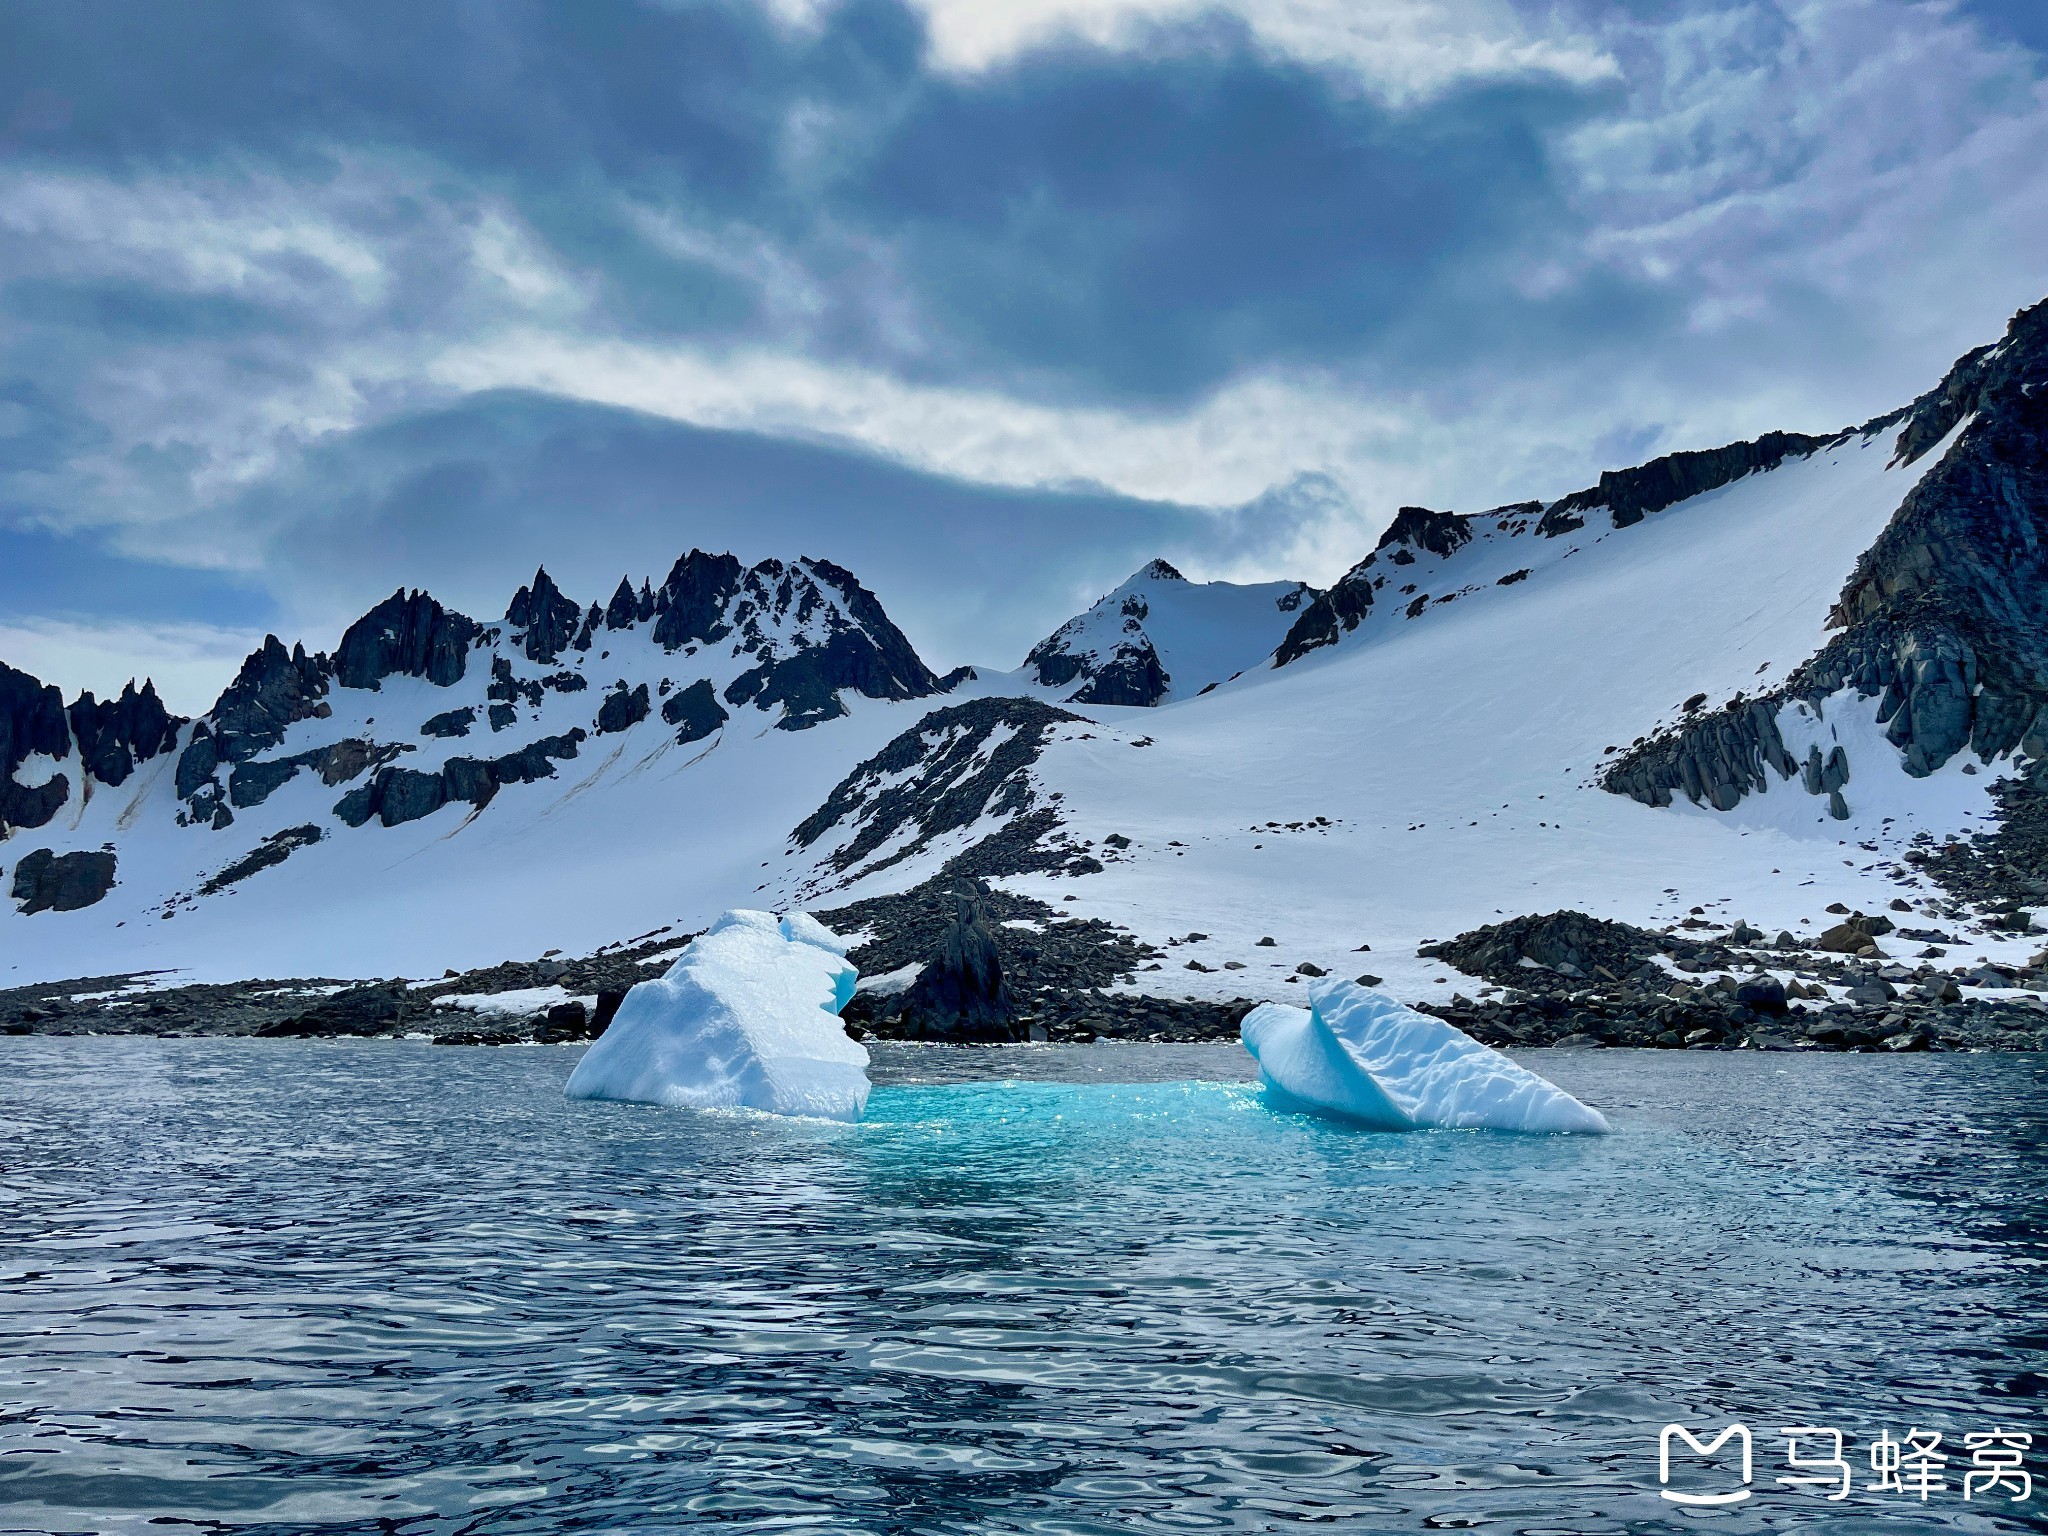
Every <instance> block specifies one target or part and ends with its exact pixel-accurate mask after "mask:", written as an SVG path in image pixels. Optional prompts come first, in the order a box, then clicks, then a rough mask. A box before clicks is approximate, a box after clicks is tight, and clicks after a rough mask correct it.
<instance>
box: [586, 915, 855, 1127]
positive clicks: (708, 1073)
mask: <svg viewBox="0 0 2048 1536" xmlns="http://www.w3.org/2000/svg"><path fill="white" fill-rule="evenodd" d="M845 950H846V946H845V945H844V944H843V943H842V942H841V941H840V940H839V938H838V937H837V936H836V935H834V934H833V933H832V931H831V930H830V929H828V928H826V927H825V926H824V925H823V924H822V923H820V922H819V921H818V920H817V919H816V918H814V917H811V916H810V915H809V914H808V913H803V912H793V913H790V914H789V915H788V916H786V917H782V918H779V919H778V918H777V917H776V916H775V915H774V914H773V913H770V912H754V911H747V910H736V911H731V912H727V913H726V914H725V915H724V916H723V917H721V918H719V919H718V921H717V922H715V923H713V924H712V925H711V926H710V927H709V928H707V929H706V930H705V931H704V932H703V933H701V934H699V935H698V936H697V937H696V938H695V939H694V940H692V941H691V942H690V944H689V946H688V947H687V948H685V949H684V950H683V952H682V953H681V954H680V955H678V956H677V957H676V961H675V964H673V965H671V966H670V967H669V968H668V970H667V972H666V973H665V974H663V975H662V976H660V977H658V978H656V979H655V980H653V981H643V982H641V983H640V984H639V985H638V986H636V987H634V988H633V990H632V991H630V992H628V993H627V994H626V999H625V1001H624V1002H623V1003H621V1004H620V1005H619V1011H618V1014H617V1015H616V1016H615V1017H614V1018H613V1019H612V1022H611V1027H610V1028H609V1029H607V1030H606V1031H605V1032H604V1034H603V1035H602V1036H601V1037H599V1039H598V1040H597V1041H596V1042H595V1043H594V1044H593V1045H592V1046H591V1047H590V1049H589V1050H588V1051H586V1052H585V1053H584V1055H583V1059H582V1060H581V1061H579V1062H577V1063H576V1070H575V1071H574V1072H572V1073H571V1074H570V1075H569V1082H568V1086H567V1088H566V1089H565V1090H564V1091H565V1092H566V1093H567V1095H568V1096H569V1097H570V1098H572V1099H617V1100H624V1101H626V1102H629V1103H637V1104H661V1105H666V1106H669V1107H672V1108H693V1109H756V1110H763V1111H765V1112H767V1113H769V1114H775V1115H799V1116H808V1117H811V1118H815V1119H822V1120H843V1121H853V1120H858V1119H859V1118H860V1116H861V1111H862V1110H863V1109H865V1108H866V1106H867V1101H868V1074H867V1066H868V1052H867V1047H866V1046H864V1045H862V1044H860V1043H859V1042H858V1041H856V1040H852V1039H849V1038H848V1037H847V1034H846V1030H845V1027H844V1026H843V1025H841V1023H840V1022H839V1010H840V1009H841V1008H843V1007H845V1006H846V1003H847V1001H848V999H850V998H851V997H852V996H853V989H854V984H855V983H856V981H858V979H859V973H858V972H857V971H855V969H854V968H853V966H851V965H849V964H848V963H847V960H846V953H845Z"/></svg>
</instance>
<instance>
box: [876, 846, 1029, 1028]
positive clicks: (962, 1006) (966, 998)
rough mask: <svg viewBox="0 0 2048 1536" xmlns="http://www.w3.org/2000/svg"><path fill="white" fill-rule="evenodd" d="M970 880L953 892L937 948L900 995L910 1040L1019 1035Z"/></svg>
mask: <svg viewBox="0 0 2048 1536" xmlns="http://www.w3.org/2000/svg"><path fill="white" fill-rule="evenodd" d="M983 894H984V893H983V892H981V891H980V890H978V889H977V888H976V887H975V886H974V885H973V884H972V883H971V882H966V881H962V882H959V883H957V884H956V885H955V887H954V891H953V901H954V909H953V917H952V920H951V921H950V922H948V923H947V924H946V928H945V931H944V932H943V933H942V934H940V936H939V943H938V948H937V952H936V953H935V954H933V956H932V958H931V960H930V961H929V962H928V963H927V964H926V966H925V968H924V970H923V971H922V972H920V973H919V975H918V978H917V980H916V981H914V982H913V983H911V985H910V987H909V989H908V990H907V991H906V992H905V993H904V994H903V1001H902V1007H901V1010H900V1012H899V1014H898V1017H899V1019H900V1021H901V1025H902V1032H903V1034H904V1035H905V1036H906V1037H907V1038H909V1039H912V1040H944V1041H952V1042H955V1043H962V1044H965V1043H974V1044H995V1043H999V1042H1002V1041H1006V1040H1015V1039H1018V1038H1020V1035H1019V1032H1018V1030H1017V1028H1016V1020H1017V1006H1016V1002H1015V1000H1014V999H1013V998H1012V997H1011V996H1010V991H1009V988H1008V987H1007V986H1006V985H1005V983H1004V981H1003V962H1002V956H1001V954H1000V953H999V952H998V949H997V945H996V938H995V933H994V931H993V930H992V929H991V928H990V927H989V922H988V917H987V914H986V913H985V912H984V911H983V909H982V901H981V898H982V895H983Z"/></svg>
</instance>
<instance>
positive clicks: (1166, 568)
mask: <svg viewBox="0 0 2048 1536" xmlns="http://www.w3.org/2000/svg"><path fill="white" fill-rule="evenodd" d="M1137 580H1139V581H1186V580H1187V577H1185V576H1183V575H1181V573H1180V572H1179V571H1178V570H1176V569H1175V568H1174V567H1173V566H1171V565H1168V564H1167V563H1166V562H1165V561H1164V560H1152V561H1149V562H1147V563H1146V566H1145V568H1144V569H1143V570H1142V571H1140V572H1138V575H1137Z"/></svg>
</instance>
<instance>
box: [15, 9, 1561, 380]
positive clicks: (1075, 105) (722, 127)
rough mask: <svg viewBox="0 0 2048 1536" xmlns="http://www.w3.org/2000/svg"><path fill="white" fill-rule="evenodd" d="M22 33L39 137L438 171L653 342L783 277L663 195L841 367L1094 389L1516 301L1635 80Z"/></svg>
mask: <svg viewBox="0 0 2048 1536" xmlns="http://www.w3.org/2000/svg"><path fill="white" fill-rule="evenodd" d="M7 27H8V31H9V33H10V34H11V35H10V36H9V38H8V39H7V43H8V44H9V46H5V47H0V99H6V98H8V97H18V96H26V95H27V94H28V93H29V92H31V91H35V92H38V93H39V94H38V96H37V99H38V100H39V101H41V102H43V103H44V108H43V111H42V114H41V116H40V117H38V118H37V119H36V121H37V122H39V123H41V124H43V125H44V126H43V127H41V128H40V129H36V128H34V127H31V128H29V129H27V130H24V131H23V132H21V133H20V134H18V135H17V138H18V147H19V150H20V151H21V152H25V153H27V154H29V155H31V156H36V157H41V158H44V159H46V160H48V161H49V162H51V163H69V164H87V165H93V166H99V167H105V166H116V167H119V168H121V169H122V170H123V171H124V172H125V173H128V174H140V173H142V172H144V171H146V170H150V169H163V168H165V167H172V166H181V165H182V166H191V165H195V164H211V163H217V162H219V161H221V160H223V159H238V160H240V161H242V162H244V163H246V162H248V161H251V160H253V161H255V162H258V163H262V164H266V165H271V166H274V167H276V168H277V169H278V170H280V171H281V172H282V173H283V174H285V175H288V176H291V177H293V178H296V179H299V180H301V181H303V182H306V183H310V184H317V183H318V182H319V181H320V180H322V179H323V178H325V177H329V176H332V175H334V174H335V168H336V164H337V160H338V157H343V156H346V155H348V154H358V155H360V154H363V153H366V152H370V153H375V152H382V153H402V154H404V155H406V156H409V157H414V158H415V159H420V158H424V159H425V160H426V161H427V162H429V163H431V164H432V165H434V166H437V167H440V168H441V170H442V171H443V173H445V174H447V175H449V176H451V177H454V178H456V182H457V184H456V185H455V186H453V187H451V188H450V189H449V190H450V192H451V193H452V194H454V195H457V196H465V197H467V196H480V195H484V194H487V193H492V194H500V195H504V196H508V197H510V198H511V199H512V200H513V201H514V203H515V204H516V205H517V207H518V209H519V211H520V213H521V215H522V216H523V218H524V219H525V220H526V222H527V223H528V224H529V225H530V227H531V228H533V229H534V230H536V231H538V232H539V233H540V234H541V235H542V236H543V237H544V239H545V240H546V241H547V242H548V244H549V246H550V247H551V248H552V250H553V252H554V253H555V254H556V255H557V256H558V257H559V258H560V259H562V260H563V261H565V262H566V263H567V264H569V265H570V266H571V267H572V268H573V269H575V270H576V271H578V272H579V273H581V274H584V275H586V276H587V277H588V278H589V280H590V281H591V282H592V283H593V284H594V285H595V287H596V289H597V291H598V292H599V293H600V294H601V298H602V307H603V310H604V315H605V318H606V320H607V321H608V323H610V324H611V325H613V326H615V327H617V328H619V329H621V330H622V331H626V332H630V333H632V334H635V335H639V336H647V335H650V334H654V335H658V334H662V333H670V334H681V335H687V336H689V337H691V338H693V339H697V340H706V339H710V340H717V339H730V338H738V337H745V336H749V335H753V334H755V333H757V332H758V331H760V330H762V329H763V328H764V327H765V326H766V324H767V319H766V317H765V316H764V311H763V304H764V296H763V293H762V291H761V288H760V284H759V282H758V281H756V280H753V279H750V277H749V276H748V275H746V274H744V273H736V272H734V271H733V270H731V269H730V267H729V265H722V264H721V263H720V262H718V261H716V260H714V259H707V257H706V256H704V255H703V254H702V253H693V252H691V251H690V250H688V249H682V248H678V246H677V244H676V243H674V242H665V241H663V240H662V239H661V238H659V235H658V233H657V232H656V231H654V230H652V229H650V227H649V225H648V222H647V220H646V219H645V218H644V217H639V216H636V215H641V214H646V213H648V212H650V211H652V212H658V213H672V214H674V215H676V216H678V217H680V218H682V219H684V220H686V221H690V222H694V223H698V224H703V225H706V226H709V227H713V228H716V227H718V226H719V225H720V224H721V221H727V222H730V221H737V222H739V223H740V224H742V225H743V226H744V227H745V228H746V229H747V230H749V231H750V232H752V233H753V235H754V237H755V238H758V239H759V240H761V241H762V242H765V243H766V244H767V245H768V246H771V247H772V248H773V249H774V251H775V255H776V259H777V260H778V261H779V262H780V263H783V264H784V265H785V266H786V267H788V268H789V269H790V270H791V271H794V272H796V273H800V274H801V281H802V282H803V283H804V284H805V285H806V286H807V288H808V289H809V290H810V293H811V295H812V300H813V302H812V310H813V312H812V313H811V314H810V316H809V317H808V320H807V329H808V331H809V336H808V341H809V343H810V345H811V347H812V349H813V350H814V351H815V352H818V353H821V354H827V355H834V356H838V357H841V358H847V359H852V360H857V361H861V362H867V363H882V364H885V365H888V366H891V367H894V368H897V369H899V370H901V371H904V372H907V373H909V374H912V375H915V376H918V377H922V378H927V379H936V380H944V381H959V380H972V381H975V382H994V383H999V384H1001V385H1003V386H1005V387H1010V388H1028V389H1033V390H1035V391H1036V392H1038V393H1040V394H1051V395H1057V396H1062V397H1067V398H1071V397H1072V396H1073V394H1074V393H1075V392H1076V391H1079V392H1080V393H1082V394H1085V395H1090V396H1095V397H1100V398H1105V399H1114V398H1124V397H1137V398H1142V399H1148V400H1154V401H1165V400H1179V399H1186V398H1188V397H1191V396H1193V395H1195V394H1198V393H1200V392H1201V391H1203V390H1204V389H1206V388H1208V387H1209V386H1211V385H1213V384H1215V383H1217V382H1219V381H1220V380H1222V379H1224V378H1226V377H1228V376H1229V375H1230V374H1232V373H1233V372H1235V371H1237V370H1239V369H1241V368H1244V367H1247V366H1255V365H1258V364H1261V363H1267V362H1273V361H1304V360H1305V361H1313V362H1318V363H1325V362H1341V361H1344V360H1346V359H1351V358H1357V357H1360V356H1361V355H1366V354H1370V353H1371V352H1372V351H1373V349H1374V347H1375V345H1376V343H1377V342H1378V341H1379V340H1381V339H1382V338H1383V334H1384V333H1385V332H1387V331H1388V330H1389V329H1390V328H1391V327H1394V326H1395V325H1396V323H1397V322H1398V323H1399V325H1400V327H1401V328H1402V329H1404V330H1413V329H1414V328H1415V327H1414V320H1415V318H1416V317H1417V316H1429V315H1432V314H1435V313H1437V312H1439V311H1441V310H1443V309H1445V308H1461V309H1470V308H1471V307H1472V305H1473V303H1474V298H1475V295H1478V294H1481V293H1485V294H1488V295H1491V296H1492V298H1491V300H1490V302H1489V304H1488V306H1487V307H1488V309H1489V311H1497V310H1498V309H1499V307H1500V302H1499V301H1500V298H1501V295H1502V292H1503V289H1502V283H1501V278H1502V276H1503V274H1506V273H1509V272H1512V271H1514V270H1516V269H1518V268H1520V267H1524V266H1527V265H1529V264H1531V263H1534V262H1536V261H1540V260H1542V259H1543V258H1544V257H1545V256H1546V255H1547V254H1549V253H1550V252H1551V251H1552V250H1553V249H1555V248H1557V247H1558V246H1559V244H1560V243H1561V242H1563V241H1565V240H1567V239H1568V238H1569V237H1570V236H1571V235H1572V234H1574V233H1575V232H1576V230H1577V227H1578V226H1577V220H1576V218H1575V216H1574V215H1573V214H1572V213H1571V211H1570V209H1569V206H1568V200H1567V198H1566V196H1565V195H1564V192H1563V190H1562V188H1561V186H1560V181H1559V178H1558V176H1557V175H1556V174H1555V172H1554V169H1553V167H1552V165H1551V154H1550V149H1549V144H1550V142H1551V140H1552V138H1553V136H1554V135H1555V134H1556V132H1557V131H1558V130H1559V129H1561V128H1563V127H1566V126H1569V125H1570V124H1571V123H1573V122H1575V121H1577V120H1580V119H1582V118H1583V117H1584V116H1585V115H1586V114H1587V113H1588V112H1590V111H1591V110H1592V109H1593V108H1594V106H1595V105H1596V104H1597V102H1598V101H1599V99H1600V93H1597V92H1595V93H1588V92H1585V91H1581V90H1577V89H1574V88H1570V87H1567V86H1565V85H1563V84H1561V83H1558V82H1556V81H1554V80H1553V81H1550V82H1548V83H1540V84H1539V83H1535V82H1533V81H1531V82H1527V83H1522V84H1516V85H1491V86H1479V87H1470V88H1462V89H1455V90H1452V91H1450V92H1448V93H1445V94H1442V95H1439V96H1437V97H1435V98H1433V99H1431V100H1429V101H1428V102H1426V103H1423V104H1420V105H1416V106H1412V107H1408V108H1403V109H1396V108H1392V107H1389V106H1387V105H1385V104H1384V103H1382V102H1380V101H1377V100H1376V99H1374V98H1373V97H1371V96H1369V95H1367V94H1365V93H1363V92H1360V91H1358V90H1357V89H1355V87H1354V86H1353V85H1352V84H1350V83H1348V82H1346V81H1344V80H1343V79H1341V78H1340V77H1338V76H1335V75H1332V74H1327V73H1323V72H1318V71H1316V70H1312V69H1309V68H1306V67H1302V66H1299V65H1293V64H1289V63H1286V62H1284V61H1282V60H1279V59H1277V58H1275V57H1273V56H1272V55H1271V54H1270V53H1269V52H1265V51H1262V50H1259V49H1257V48H1256V47H1254V46H1253V44H1252V42H1251V41H1250V39H1249V38H1248V37H1247V36H1245V35H1244V33H1243V32H1242V29H1241V28H1238V27H1235V26H1232V25H1229V24H1226V23H1224V22H1221V21H1218V20H1214V19H1209V20H1204V21H1202V22H1199V23H1196V24H1192V25H1188V26H1184V27H1181V28H1178V29H1162V30H1161V31H1160V32H1159V33H1158V34H1157V37H1156V39H1155V44H1154V46H1153V47H1151V48H1150V49H1148V50H1147V51H1146V52H1145V54H1144V55H1143V56H1139V55H1135V54H1130V53H1117V52H1105V51H1101V50H1089V49H1080V48H1071V47H1070V48H1054V49H1049V50H1042V51H1039V52H1035V53H1032V54H1028V55H1026V56H1024V57H1023V58H1021V59H1019V60H1017V61H1015V62H1013V63H1011V64H1009V65H1008V66H1006V67H1004V68H1001V69H998V70H995V71H991V72H988V73H985V74H981V75H977V76H975V77H972V78H968V79H957V78H950V77H946V76H941V75H933V74H931V73H929V72H927V71H926V70H925V69H924V68H923V67H922V66H921V64H920V59H921V57H922V44H923V39H922V34H921V31H920V28H919V24H918V23H917V21H916V20H915V19H914V17H913V16H912V15H911V14H910V13H909V12H907V11H906V10H904V9H902V8H901V7H899V6H896V5H891V4H884V3H879V0H869V3H860V4H849V5H845V6H841V7H839V8H837V9H835V10H832V11H831V12H829V13H828V14H827V16H826V17H825V19H824V21H823V23H822V25H821V26H820V27H819V28H817V29H815V30H803V29H798V30H791V29H786V28H781V27H778V26H777V25H776V24H775V23H774V22H773V21H772V20H770V19H769V18H767V17H766V16H765V15H764V14H762V13H761V12H760V11H759V10H757V9H755V8H752V7H746V6H738V5H714V4H701V5H674V6H669V5H629V4H617V5H601V6H559V5H533V4H520V3H517V0H506V3H502V4H493V5H489V6H420V5H415V4H397V3H388V0H372V3H361V4H355V5H350V6H347V7H333V6H300V5H289V4H284V5H280V4H269V3H266V4H250V5H221V6H206V7H200V8H196V9H193V8H186V7H163V6H158V5H151V4H143V3H137V4H133V5H100V6H90V7H41V8H15V9H14V10H13V11H12V12H11V13H10V15H9V19H8V22H7ZM367 233H371V234H373V235H374V233H375V232H374V231H370V232H367ZM424 286H425V287H426V288H427V289H428V290H429V291H431V289H432V286H433V285H432V284H431V283H428V284H425V285H424ZM406 292H407V293H410V292H411V289H410V287H409V286H408V288H407V289H406ZM82 297H87V298H89V297H91V296H89V295H88V296H82ZM100 299H101V302H103V303H104V302H105V296H100ZM14 302H15V303H16V304H17V305H20V304H23V303H26V302H28V301H27V300H25V299H21V298H17V299H15V300H14ZM49 302H50V300H49V299H48V297H45V299H44V300H43V303H44V304H45V307H46V308H47V305H48V303H49ZM116 314H117V318H118V319H120V320H121V321H123V322H124V323H128V324H134V323H139V322H142V321H145V320H147V319H149V318H151V313H150V312H148V311H146V310H145V309H144V308H143V307H142V306H141V305H140V304H139V302H138V301H137V300H135V299H133V298H131V299H130V301H129V303H128V305H127V306H126V307H125V308H120V309H117V311H116ZM906 314H908V315H909V316H911V317H913V318H912V329H913V332H914V334H911V335H909V336H906V335H905V334H904V325H903V316H904V315H906ZM154 318H156V319H157V320H159V321H160V322H161V323H164V324H175V323H176V322H177V320H178V319H179V318H180V316H179V315H178V313H177V312H175V311H170V312H161V313H156V314H155V315H154ZM184 318H186V319H188V320H189V321H190V323H192V324H193V325H194V326H195V327H198V328H201V329H202V330H203V329H204V328H207V327H210V326H214V325H219V324H222V323H226V320H227V317H226V316H223V315H217V314H207V313H201V312H192V313H190V314H188V315H186V316H184ZM1585 318H1586V316H1585V314H1584V313H1583V312H1582V311H1581V312H1575V313H1574V314H1573V315H1572V316H1571V319H1572V320H1573V322H1574V323H1583V321H1584V320H1585ZM1497 320H1498V315H1497V314H1491V315H1490V316H1489V322H1490V323H1497ZM1446 361H1448V359H1446Z"/></svg>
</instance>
